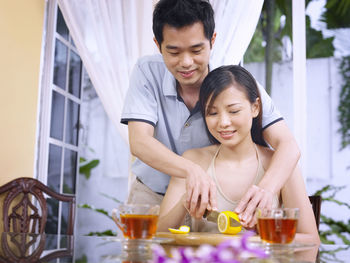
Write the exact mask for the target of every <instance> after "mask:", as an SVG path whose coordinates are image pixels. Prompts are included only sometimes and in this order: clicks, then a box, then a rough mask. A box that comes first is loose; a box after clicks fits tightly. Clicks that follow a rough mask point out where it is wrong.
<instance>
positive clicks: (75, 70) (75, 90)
mask: <svg viewBox="0 0 350 263" xmlns="http://www.w3.org/2000/svg"><path fill="white" fill-rule="evenodd" d="M80 83H81V60H80V57H79V56H78V55H77V53H75V52H74V51H73V50H71V51H70V64H69V83H68V85H69V86H68V91H69V93H70V94H73V95H74V96H75V97H77V98H80Z"/></svg>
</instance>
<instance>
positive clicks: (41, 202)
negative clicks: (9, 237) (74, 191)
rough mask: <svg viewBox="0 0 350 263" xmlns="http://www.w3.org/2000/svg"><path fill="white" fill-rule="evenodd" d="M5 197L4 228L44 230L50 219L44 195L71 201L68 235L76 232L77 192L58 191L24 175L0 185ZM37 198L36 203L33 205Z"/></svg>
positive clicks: (28, 230)
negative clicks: (62, 192) (61, 192)
mask: <svg viewBox="0 0 350 263" xmlns="http://www.w3.org/2000/svg"><path fill="white" fill-rule="evenodd" d="M4 193H5V194H6V193H7V195H6V196H5V199H4V201H3V224H4V232H16V233H44V232H45V225H46V221H47V216H48V213H47V203H46V198H45V196H44V195H48V196H49V197H50V198H54V199H56V200H58V201H62V202H68V204H69V215H68V223H67V224H68V225H67V235H73V232H74V218H75V196H72V195H67V194H59V193H57V192H55V191H53V190H52V189H50V188H49V187H47V186H46V185H44V184H43V183H41V182H40V181H38V180H36V179H33V178H28V177H21V178H17V179H15V180H13V181H11V182H9V183H7V184H5V185H3V186H1V187H0V194H4ZM36 202H37V204H38V205H37V206H36V205H34V204H35V203H36Z"/></svg>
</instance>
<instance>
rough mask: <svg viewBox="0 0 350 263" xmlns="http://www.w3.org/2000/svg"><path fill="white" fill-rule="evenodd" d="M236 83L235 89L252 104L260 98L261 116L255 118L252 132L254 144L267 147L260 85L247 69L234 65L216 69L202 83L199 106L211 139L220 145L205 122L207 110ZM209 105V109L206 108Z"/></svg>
mask: <svg viewBox="0 0 350 263" xmlns="http://www.w3.org/2000/svg"><path fill="white" fill-rule="evenodd" d="M236 83H237V84H238V85H235V87H238V88H239V89H240V90H241V91H243V92H244V93H245V94H246V96H247V98H248V100H249V102H250V103H254V102H256V99H257V98H259V101H258V103H259V114H258V116H256V117H255V118H253V124H252V128H251V130H250V132H251V135H252V139H253V142H254V143H256V144H259V145H262V146H267V144H266V142H265V140H264V137H263V134H262V130H263V129H262V106H261V97H260V92H259V89H258V85H257V84H256V81H255V79H254V77H253V76H252V74H250V73H249V72H248V71H247V70H246V69H245V68H243V67H241V66H234V65H231V66H222V67H219V68H216V69H214V70H213V71H211V72H210V73H209V74H208V75H207V77H206V78H205V79H204V81H203V83H202V86H201V89H200V93H199V104H200V108H201V112H202V116H203V118H204V123H205V127H206V130H207V134H208V136H209V139H210V141H211V142H212V143H214V144H218V143H219V142H218V140H216V139H215V138H214V136H213V135H211V133H210V132H209V129H208V126H207V123H206V121H205V117H206V115H207V109H208V108H209V107H210V106H211V105H213V103H214V101H215V99H216V98H217V96H218V95H219V94H220V93H221V92H222V91H224V90H225V89H227V88H229V87H231V86H232V85H233V84H236ZM209 99H210V101H209ZM208 102H209V103H208ZM207 105H208V107H206V106H207Z"/></svg>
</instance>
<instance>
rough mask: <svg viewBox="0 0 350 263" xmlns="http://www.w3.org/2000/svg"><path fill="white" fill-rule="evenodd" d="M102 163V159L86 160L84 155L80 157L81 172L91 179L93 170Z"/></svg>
mask: <svg viewBox="0 0 350 263" xmlns="http://www.w3.org/2000/svg"><path fill="white" fill-rule="evenodd" d="M99 164H100V160H98V159H93V160H90V161H88V160H86V159H85V158H84V157H80V159H79V173H80V174H83V175H84V176H85V178H86V179H89V178H90V176H91V170H92V169H94V168H95V167H96V166H98V165H99Z"/></svg>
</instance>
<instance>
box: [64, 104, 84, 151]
mask: <svg viewBox="0 0 350 263" xmlns="http://www.w3.org/2000/svg"><path fill="white" fill-rule="evenodd" d="M79 108H80V106H79V104H78V103H76V102H74V101H72V100H70V99H68V104H67V117H66V118H67V121H66V139H65V140H66V143H70V144H73V145H76V146H77V145H78V134H79Z"/></svg>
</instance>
